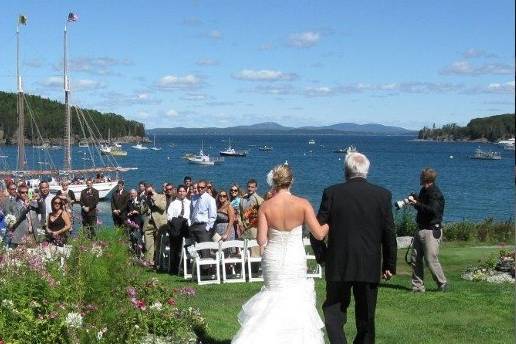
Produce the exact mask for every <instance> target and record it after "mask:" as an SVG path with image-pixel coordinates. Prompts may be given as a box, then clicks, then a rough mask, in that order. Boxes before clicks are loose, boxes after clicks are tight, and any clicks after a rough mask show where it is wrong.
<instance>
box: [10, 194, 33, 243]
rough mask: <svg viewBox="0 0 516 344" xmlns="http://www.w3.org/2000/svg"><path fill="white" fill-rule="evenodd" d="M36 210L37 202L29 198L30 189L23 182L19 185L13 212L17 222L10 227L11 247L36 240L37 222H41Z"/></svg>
mask: <svg viewBox="0 0 516 344" xmlns="http://www.w3.org/2000/svg"><path fill="white" fill-rule="evenodd" d="M36 210H37V204H36V202H32V203H31V201H30V200H29V189H28V188H27V186H26V185H25V184H21V185H20V186H19V187H18V191H17V197H16V204H15V206H14V213H13V215H14V216H15V217H16V222H15V223H14V224H13V225H11V226H9V228H8V229H9V232H10V233H9V236H10V238H9V244H8V245H9V247H10V248H16V247H18V245H22V244H32V243H34V242H35V239H34V231H35V230H37V224H39V219H38V214H37V213H36Z"/></svg>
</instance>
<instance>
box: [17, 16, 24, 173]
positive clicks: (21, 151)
mask: <svg viewBox="0 0 516 344" xmlns="http://www.w3.org/2000/svg"><path fill="white" fill-rule="evenodd" d="M16 83H17V102H16V112H17V114H18V139H17V142H18V164H17V166H18V170H24V169H25V108H24V102H23V87H22V78H21V76H20V24H19V23H18V24H17V25H16Z"/></svg>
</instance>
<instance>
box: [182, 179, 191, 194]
mask: <svg viewBox="0 0 516 344" xmlns="http://www.w3.org/2000/svg"><path fill="white" fill-rule="evenodd" d="M183 185H184V186H185V188H186V194H187V197H188V198H190V194H191V193H192V177H190V176H185V177H184V178H183Z"/></svg>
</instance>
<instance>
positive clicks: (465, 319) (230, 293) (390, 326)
mask: <svg viewBox="0 0 516 344" xmlns="http://www.w3.org/2000/svg"><path fill="white" fill-rule="evenodd" d="M496 252H498V249H496V248H493V247H464V246H459V245H456V244H453V243H447V244H445V245H443V246H442V249H441V254H440V260H441V262H442V264H443V268H444V271H445V274H446V276H447V278H448V281H449V284H450V291H449V292H448V293H439V292H435V288H436V286H435V283H434V282H433V281H432V279H431V276H430V274H429V273H427V274H426V276H425V282H426V286H427V292H426V293H417V294H414V293H412V292H411V291H410V289H409V286H410V269H409V267H408V266H407V265H406V264H405V262H404V254H405V250H399V251H398V275H396V276H395V278H394V279H393V280H391V281H390V282H389V283H386V284H382V286H381V288H380V291H379V296H378V304H377V312H376V339H377V343H468V344H473V343H514V340H515V339H514V338H515V336H514V297H513V296H514V286H511V285H510V284H503V285H494V284H489V283H486V282H469V281H465V280H462V279H461V278H460V275H461V273H462V272H463V270H464V268H465V267H466V266H468V265H474V264H475V263H476V262H477V261H478V259H480V258H482V257H485V256H486V255H488V254H491V253H496ZM426 271H427V270H425V272H426ZM149 274H152V275H154V274H153V273H150V272H149ZM158 278H160V279H161V280H162V281H164V282H167V283H170V285H171V286H172V287H183V286H193V287H195V288H196V289H197V295H198V296H197V297H196V298H194V299H193V303H194V305H195V306H197V307H199V308H200V310H201V312H202V313H203V314H204V316H205V317H206V320H207V323H208V335H209V336H210V338H211V339H209V341H210V343H229V342H230V341H231V337H232V336H233V335H234V334H235V333H236V332H237V330H238V328H239V325H238V322H237V314H238V312H239V311H240V307H241V306H242V304H243V303H244V302H245V301H246V300H248V299H249V298H250V297H251V296H252V295H254V294H255V293H256V292H258V291H259V290H260V288H261V286H262V284H261V283H245V284H243V283H240V284H221V285H206V286H197V284H195V283H191V282H186V281H184V280H183V279H181V278H178V277H175V276H169V275H164V274H159V275H158ZM316 292H317V304H318V309H319V313H320V314H321V315H322V312H321V304H322V302H323V301H324V295H325V283H324V281H323V280H317V281H316ZM353 313H354V306H353V304H351V305H350V308H349V309H348V323H347V324H346V326H345V330H346V334H347V336H348V341H349V340H350V339H351V340H352V338H353V336H354V334H355V329H354V327H355V325H354V322H355V320H354V314H353ZM285 321H288V319H285Z"/></svg>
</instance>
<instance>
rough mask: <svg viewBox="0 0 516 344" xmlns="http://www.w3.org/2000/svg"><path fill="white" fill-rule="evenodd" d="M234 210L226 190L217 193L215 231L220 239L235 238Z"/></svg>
mask: <svg viewBox="0 0 516 344" xmlns="http://www.w3.org/2000/svg"><path fill="white" fill-rule="evenodd" d="M234 222H235V212H234V210H233V207H232V206H231V203H230V202H229V197H228V194H227V193H226V191H221V192H219V193H218V195H217V219H216V220H215V232H216V233H217V234H219V235H220V236H221V240H224V241H226V240H233V239H235V230H234V228H233V224H234Z"/></svg>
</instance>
